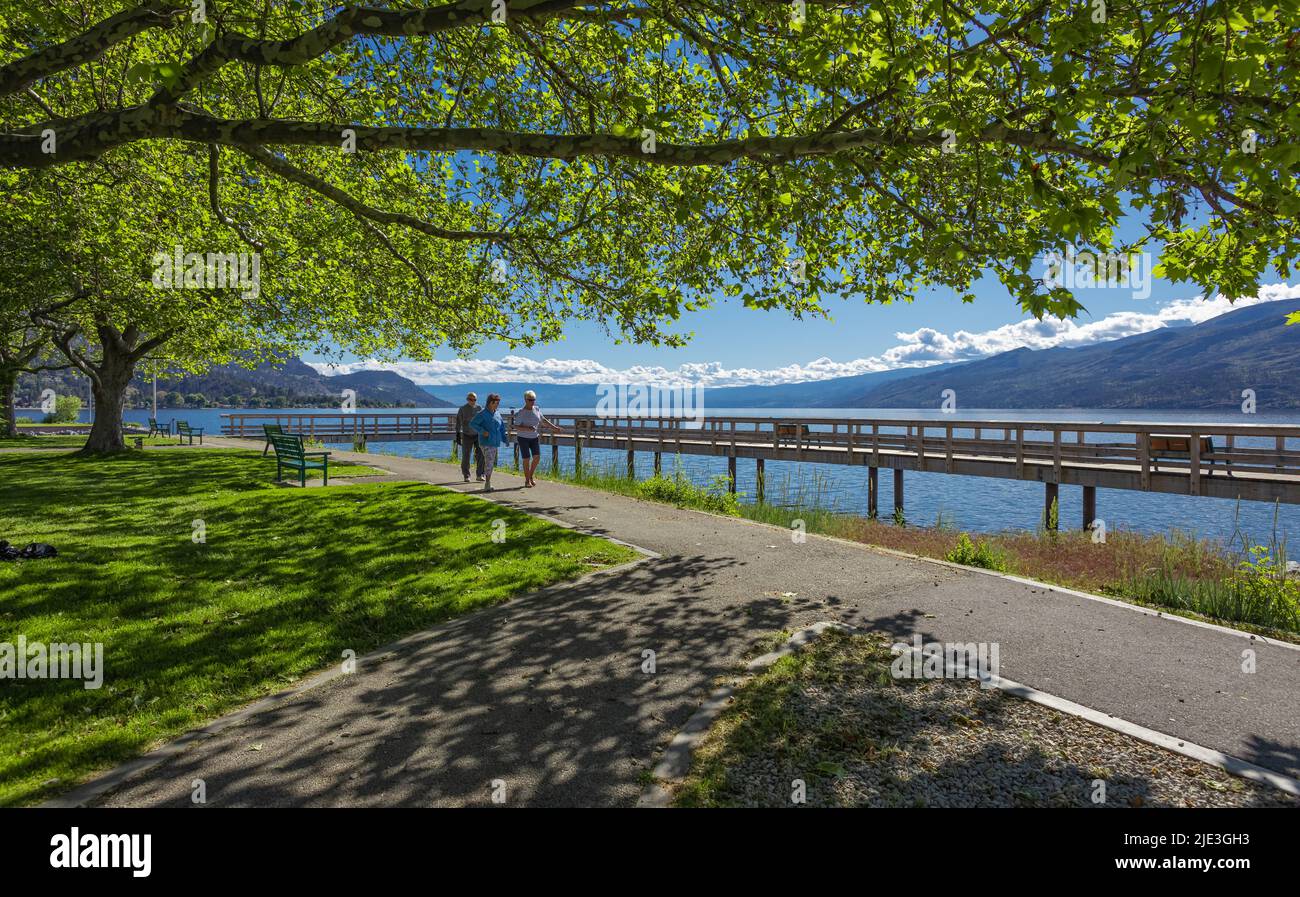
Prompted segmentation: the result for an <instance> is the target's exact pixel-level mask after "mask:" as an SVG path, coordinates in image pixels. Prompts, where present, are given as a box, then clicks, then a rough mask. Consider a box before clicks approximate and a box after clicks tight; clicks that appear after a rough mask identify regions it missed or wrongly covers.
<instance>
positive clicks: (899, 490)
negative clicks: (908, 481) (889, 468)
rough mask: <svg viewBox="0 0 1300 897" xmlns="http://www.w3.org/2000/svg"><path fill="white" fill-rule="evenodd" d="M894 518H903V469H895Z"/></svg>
mask: <svg viewBox="0 0 1300 897" xmlns="http://www.w3.org/2000/svg"><path fill="white" fill-rule="evenodd" d="M894 516H895V517H897V518H900V519H901V518H902V517H903V468H901V467H895V468H894Z"/></svg>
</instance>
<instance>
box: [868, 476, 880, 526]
mask: <svg viewBox="0 0 1300 897" xmlns="http://www.w3.org/2000/svg"><path fill="white" fill-rule="evenodd" d="M879 516H880V468H879V467H868V468H867V517H868V518H870V519H871V520H875V519H876V518H877V517H879Z"/></svg>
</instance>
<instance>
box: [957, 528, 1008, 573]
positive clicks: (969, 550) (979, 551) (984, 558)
mask: <svg viewBox="0 0 1300 897" xmlns="http://www.w3.org/2000/svg"><path fill="white" fill-rule="evenodd" d="M947 558H948V560H949V561H951V562H952V563H954V564H962V565H964V566H966V567H983V568H984V569H985V570H997V571H1000V572H1003V573H1005V572H1006V570H1007V560H1006V558H1005V557H1003V556H1002V554H1001V553H999V552H998V551H997V550H996V549H994V548H993V547H992V546H990V545H989V544H988V543H987V542H985V541H983V540H980V542H979V543H978V544H977V543H975V542H972V541H971V538H970V536H969V535H968V534H966V533H962V534H961V535H960V536H959V537H958V538H957V545H956V547H954V548H953V550H952V551H950V552H948V555H947Z"/></svg>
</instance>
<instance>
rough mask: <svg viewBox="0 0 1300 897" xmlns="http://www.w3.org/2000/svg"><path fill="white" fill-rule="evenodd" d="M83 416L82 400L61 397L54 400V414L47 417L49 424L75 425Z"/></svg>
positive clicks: (74, 397)
mask: <svg viewBox="0 0 1300 897" xmlns="http://www.w3.org/2000/svg"><path fill="white" fill-rule="evenodd" d="M80 416H81V399H79V398H77V397H76V396H59V397H58V398H56V399H55V400H54V412H53V413H52V414H47V415H45V422H46V423H47V424H75V423H76V422H77V418H78V417H80Z"/></svg>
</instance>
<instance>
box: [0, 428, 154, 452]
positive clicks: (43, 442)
mask: <svg viewBox="0 0 1300 897" xmlns="http://www.w3.org/2000/svg"><path fill="white" fill-rule="evenodd" d="M19 429H22V428H21V427H20V428H19ZM132 439H133V437H132V436H129V435H128V436H127V437H126V444H127V445H128V446H133V445H135V443H134V442H132V441H131V440H132ZM85 444H86V434H84V433H83V434H77V435H72V436H37V435H32V434H28V433H20V434H19V435H18V436H0V448H66V449H79V448H81V447H82V446H83V445H85ZM144 444H145V445H176V440H175V439H164V438H163V437H161V436H146V437H144Z"/></svg>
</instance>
